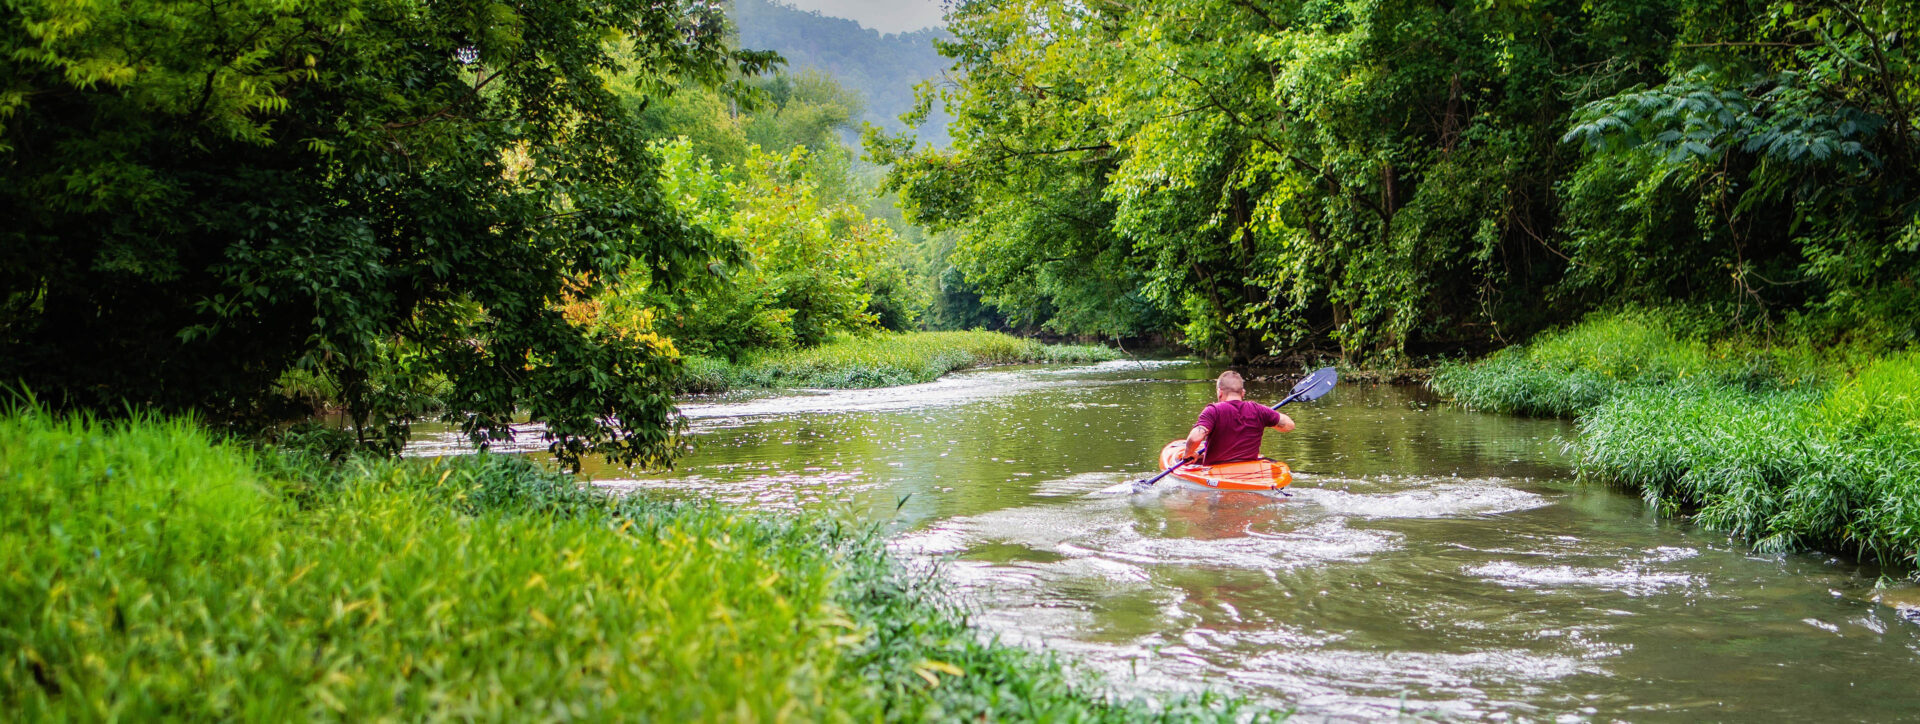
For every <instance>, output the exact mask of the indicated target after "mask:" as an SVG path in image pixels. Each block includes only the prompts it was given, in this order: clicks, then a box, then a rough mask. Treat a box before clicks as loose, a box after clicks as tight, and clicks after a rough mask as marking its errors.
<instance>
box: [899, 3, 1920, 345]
mask: <svg viewBox="0 0 1920 724" xmlns="http://www.w3.org/2000/svg"><path fill="white" fill-rule="evenodd" d="M949 29H950V31H951V32H952V33H953V35H954V38H953V40H951V41H950V42H945V43H943V44H942V49H943V52H945V53H946V54H947V55H948V56H949V57H951V58H952V59H953V60H954V61H955V62H956V64H957V67H958V70H959V71H960V72H961V73H964V76H963V79H962V80H961V82H960V84H959V86H958V87H957V88H951V89H947V90H946V91H945V92H943V93H942V94H941V95H942V97H943V98H944V100H945V101H946V103H947V105H948V107H950V108H951V109H953V111H954V113H955V116H956V119H955V121H954V123H953V125H952V126H951V135H952V136H953V139H954V140H953V147H952V150H951V151H950V152H941V151H934V150H928V149H925V148H918V149H915V148H913V147H912V146H911V144H910V138H907V137H886V136H884V135H881V136H874V137H872V138H870V140H869V148H870V149H871V150H872V152H873V153H874V155H875V156H876V157H877V158H879V159H881V160H883V161H888V162H894V163H895V164H896V168H895V173H894V175H893V177H892V178H891V183H892V185H893V187H894V188H896V189H898V190H899V191H900V193H901V195H902V198H903V199H904V201H905V203H906V204H907V206H908V207H909V209H910V211H911V212H912V215H913V217H914V218H916V219H919V220H922V221H925V222H927V223H931V224H934V225H936V226H938V227H942V228H948V229H954V230H957V231H958V232H959V233H960V234H961V241H960V243H959V247H958V249H957V251H956V254H955V258H956V260H957V263H958V266H959V268H960V269H962V270H963V272H964V273H965V275H966V278H967V279H968V280H969V281H970V282H973V283H975V284H977V285H978V286H979V288H980V289H981V290H982V291H983V293H984V297H985V298H986V299H987V300H988V301H989V302H990V303H992V304H993V305H995V306H997V307H998V308H1000V309H1001V310H1002V311H1004V312H1006V313H1007V314H1009V315H1011V316H1012V317H1014V318H1015V319H1016V320H1025V321H1030V322H1041V323H1045V324H1046V325H1047V326H1049V327H1050V328H1053V329H1056V330H1060V331H1068V332H1080V333H1091V334H1102V335H1126V334H1138V333H1143V332H1151V331H1156V330H1162V329H1174V328H1177V329H1179V330H1180V331H1181V332H1182V333H1183V334H1184V336H1185V338H1186V339H1187V340H1188V341H1189V342H1190V343H1191V344H1192V345H1194V346H1195V347H1197V348H1199V349H1202V350H1205V351H1211V352H1216V353H1222V354H1226V355H1230V356H1233V357H1235V358H1248V357H1253V356H1257V355H1260V354H1263V353H1268V352H1272V351H1274V350H1277V349H1281V348H1286V347H1291V346H1301V345H1304V346H1315V345H1319V344H1321V343H1323V342H1327V343H1333V344H1337V345H1338V347H1339V349H1340V351H1341V352H1342V353H1343V354H1345V355H1347V356H1349V357H1368V356H1374V355H1386V356H1397V355H1400V354H1405V353H1429V352H1444V351H1450V350H1456V349H1460V348H1463V347H1476V346H1479V345H1484V344H1492V343H1499V342H1507V341H1516V340H1519V339H1523V338H1524V337H1525V335H1527V334H1529V333H1531V332H1532V331H1535V330H1538V329H1541V328H1544V327H1546V326H1550V325H1552V324H1554V323H1558V322H1564V321H1570V320H1573V319H1576V318H1578V316H1579V315H1580V314H1582V313H1584V312H1586V311H1587V310H1590V309H1592V308H1594V307H1595V306H1596V305H1601V304H1605V303H1608V302H1611V301H1614V300H1634V301H1656V300H1673V301H1686V302H1696V303H1713V304H1719V305H1721V306H1722V307H1723V308H1726V309H1730V310H1732V313H1734V314H1735V315H1737V316H1738V317H1739V318H1740V319H1742V320H1744V321H1746V322H1748V323H1751V324H1757V325H1762V326H1765V325H1771V324H1775V323H1778V322H1781V321H1790V322H1792V323H1794V324H1798V325H1804V326H1802V327H1801V329H1802V331H1803V333H1805V334H1809V335H1816V336H1820V335H1824V336H1829V337H1832V336H1841V335H1844V334H1847V333H1854V334H1861V335H1872V336H1873V337H1875V338H1876V339H1877V340H1879V341H1880V342H1882V343H1884V344H1887V345H1889V346H1898V345H1901V344H1905V343H1908V342H1911V341H1913V340H1914V339H1915V320H1916V319H1920V292H1916V291H1915V286H1914V284H1915V281H1916V280H1915V278H1914V270H1915V269H1916V268H1917V267H1920V222H1916V213H1920V195H1917V194H1920V185H1916V181H1920V178H1916V176H1915V174H1916V173H1917V171H1916V168H1920V166H1916V164H1915V162H1914V161H1915V159H1916V157H1920V135H1916V124H1917V123H1920V115H1916V114H1920V76H1917V75H1916V70H1917V66H1916V61H1915V58H1916V56H1915V54H1914V53H1913V50H1912V36H1913V35H1914V33H1915V31H1916V30H1920V9H1917V8H1916V7H1915V6H1913V5H1911V4H1910V3H1901V2H1894V1H1893V0H1835V1H1832V2H1812V3H1793V2H1786V1H1784V0H1634V1H1632V2H1608V3H1586V2H1573V1H1571V0H1567V1H1549V2H1544V3H1529V4H1519V5H1516V4H1510V3H1491V4H1489V3H1453V2H1437V1H1434V0H1420V1H1416V2H1387V1H1384V0H1304V1H1285V0H1168V1H1166V2H1154V3H1119V2H1077V1H1070V0H968V1H966V2H960V3H957V4H956V5H955V6H954V8H953V10H952V18H951V23H950V28H949Z"/></svg>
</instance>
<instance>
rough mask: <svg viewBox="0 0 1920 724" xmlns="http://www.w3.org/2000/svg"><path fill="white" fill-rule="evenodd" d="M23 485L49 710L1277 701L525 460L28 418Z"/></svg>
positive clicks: (12, 605)
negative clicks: (374, 453)
mask: <svg viewBox="0 0 1920 724" xmlns="http://www.w3.org/2000/svg"><path fill="white" fill-rule="evenodd" d="M103 481H105V482H107V483H110V484H102V482H103ZM0 499H5V500H7V501H9V505H6V506H0V555H4V557H5V558H6V560H8V561H9V562H10V563H11V564H12V565H10V566H9V571H8V573H7V575H6V576H4V577H0V639H3V640H5V641H6V642H7V645H6V646H5V647H0V708H3V709H4V710H6V711H9V712H14V713H15V714H16V716H19V717H23V718H25V719H28V720H41V719H89V720H92V719H136V720H153V719H262V720H267V719H271V720H286V719H314V718H347V719H361V718H379V717H400V718H411V719H418V718H471V719H499V718H516V717H524V716H526V715H527V714H528V713H530V712H538V713H540V714H541V715H543V716H551V717H556V718H570V719H641V720H672V721H715V720H734V719H748V720H779V719H783V718H793V719H797V720H807V721H821V720H845V721H948V720H979V721H1039V720H1052V721H1192V720H1196V719H1199V720H1222V721H1249V720H1255V719H1263V718H1267V717H1269V716H1271V715H1266V714H1262V713H1260V712H1253V711H1240V709H1243V708H1244V707H1242V706H1241V705H1240V704H1238V703H1237V702H1231V701H1224V700H1219V699H1214V698H1203V697H1194V698H1187V699H1181V700H1176V701H1173V702H1170V703H1168V704H1166V705H1164V706H1151V705H1149V704H1147V703H1145V702H1142V701H1139V700H1129V699H1117V698H1109V697H1108V696H1107V695H1105V694H1102V693H1101V692H1099V691H1098V690H1097V689H1096V688H1094V687H1093V686H1091V685H1090V684H1089V683H1088V681H1087V680H1085V679H1084V677H1082V676H1079V675H1077V674H1076V673H1075V672H1073V671H1071V670H1067V669H1063V668H1062V667H1061V666H1060V665H1059V663H1058V662H1056V661H1053V660H1051V659H1050V658H1048V657H1044V656H1041V655H1036V654H1033V653H1030V652H1027V651H1024V650H1021V649H1017V648H1013V647H1010V646H1004V645H1000V644H995V643H988V642H983V641H982V640H981V639H980V638H979V636H978V635H977V633H976V632H975V631H973V630H972V629H970V628H969V627H968V626H967V625H966V622H965V614H964V612H963V611H962V610H961V609H959V608H958V607H957V606H956V605H955V604H954V603H953V602H952V601H950V600H949V599H947V598H945V597H944V596H943V595H942V594H941V593H940V592H939V591H937V590H935V588H934V586H933V584H932V582H931V580H930V579H929V578H927V577H926V576H925V575H924V574H913V573H909V572H908V571H906V570H904V569H903V568H902V567H901V566H900V565H899V564H898V563H897V562H896V561H895V560H893V559H892V557H891V554H890V553H888V551H887V548H886V541H885V539H883V538H881V537H879V536H878V535H876V534H875V533H874V531H872V530H871V529H867V528H862V527H855V526H845V525H841V524H838V523H836V522H834V521H832V520H830V519H827V518H821V517H816V516H814V515H811V514H808V515H780V516H756V515H748V514H743V513H739V512H736V511H730V510H727V509H723V508H719V507H714V506H703V505H676V504H667V503H660V502H656V501H651V500H648V499H646V498H644V497H638V496H634V497H623V498H615V497H612V496H609V495H607V494H605V493H602V492H599V491H597V490H594V489H592V488H589V487H583V486H581V485H580V484H579V483H578V482H577V481H575V480H574V479H573V478H572V477H571V476H567V475H558V474H555V473H552V472H549V471H545V470H542V469H541V468H539V466H538V465H536V464H534V463H532V462H529V461H527V460H526V459H525V458H517V457H503V456H487V455H479V456H472V457H467V458H456V459H453V460H449V461H437V462H427V461H409V462H388V461H368V462H357V463H354V464H350V465H348V466H346V467H336V466H332V465H316V464H314V462H313V461H312V460H310V459H307V458H304V457H300V456H297V455H296V456H290V457H289V456H280V455H271V456H266V457H260V456H257V455H253V454H250V453H248V452H246V451H244V450H241V449H237V448H234V447H231V446H228V445H222V444H218V443H215V442H212V441H211V440H210V438H209V437H208V436H207V434H206V433H205V432H204V431H203V430H202V429H200V428H199V427H198V426H196V425H193V424H187V423H183V422H178V421H171V422H170V421H162V420H149V419H135V420H132V421H127V422H123V423H114V424H103V423H98V422H94V421H91V420H88V419H86V418H74V417H68V418H60V417H54V416H51V415H48V414H46V413H44V412H43V411H40V410H34V409H24V410H19V409H16V410H11V411H8V412H6V413H3V414H0Z"/></svg>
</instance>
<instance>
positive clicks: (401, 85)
mask: <svg viewBox="0 0 1920 724" xmlns="http://www.w3.org/2000/svg"><path fill="white" fill-rule="evenodd" d="M0 55H4V56H5V57H6V58H8V61H7V62H6V63H5V64H4V65H3V66H0V122H3V123H4V126H0V174H4V176H0V217H4V218H6V219H7V223H6V224H5V226H4V228H0V256H4V257H5V258H6V259H7V260H8V263H7V264H5V265H4V266H0V269H3V270H4V271H0V377H4V378H6V379H8V380H10V381H24V383H25V384H26V385H27V386H29V387H30V388H32V389H34V390H36V391H37V392H38V393H39V394H40V395H41V396H42V397H43V398H45V399H48V400H49V401H51V402H53V403H55V404H59V405H63V406H84V407H92V408H96V409H105V410H112V409H116V408H117V407H118V406H119V405H121V404H123V403H133V404H136V405H146V406H152V407H156V408H159V409H163V410H182V409H192V410H196V411H198V412H199V413H200V414H202V415H205V416H208V417H209V418H210V419H211V420H212V421H215V422H226V423H233V422H241V423H245V422H248V421H255V420H262V419H266V420H270V419H272V418H273V417H275V414H276V411H275V410H273V409H271V407H272V403H273V400H274V395H273V393H272V386H273V383H274V382H275V381H276V380H277V379H279V378H281V377H282V376H284V375H286V374H287V373H289V372H290V371H295V370H305V371H309V372H311V373H315V374H318V375H321V376H324V377H326V378H327V379H329V380H331V381H332V382H333V383H334V384H335V388H334V389H335V392H336V394H337V396H338V401H339V402H340V403H342V404H343V405H344V406H345V408H346V409H347V410H348V412H349V413H350V415H349V416H350V417H351V418H352V419H353V420H354V421H355V422H356V423H357V424H356V426H355V427H356V429H358V430H360V431H361V433H362V435H364V436H368V437H371V438H374V439H375V441H376V442H378V441H384V442H385V443H386V444H387V446H388V447H389V448H391V447H392V446H393V445H397V444H398V442H399V441H400V439H402V436H403V435H404V432H405V426H406V423H407V422H408V421H409V420H410V419H412V418H413V417H415V416H416V415H418V414H419V413H420V412H421V410H420V408H419V405H418V404H417V400H414V399H412V398H411V397H412V396H411V392H410V391H411V390H413V389H414V388H415V387H417V386H418V385H419V384H421V383H422V381H423V380H430V379H432V380H439V381H440V383H441V384H442V386H443V389H442V391H441V394H440V395H439V400H440V401H441V402H443V403H444V404H445V405H446V413H447V416H448V417H449V418H450V419H452V420H454V421H456V422H458V423H460V424H461V425H463V426H464V428H465V429H466V430H467V431H468V432H469V433H471V434H473V435H474V436H475V437H477V438H487V437H490V436H499V435H505V434H509V432H510V423H511V422H512V421H513V420H514V419H515V416H516V415H517V414H521V415H531V416H532V418H533V419H536V420H540V421H543V422H544V423H545V424H546V429H547V431H548V432H549V433H550V434H551V435H552V436H553V446H554V449H555V451H556V452H557V453H559V454H561V455H563V456H566V457H577V456H579V455H582V454H585V453H588V452H594V453H599V454H603V455H605V456H608V457H611V458H615V459H619V460H624V461H628V462H640V463H657V462H661V461H663V460H665V459H666V458H667V456H668V455H670V454H671V449H672V447H671V445H672V440H671V438H672V432H673V427H672V424H671V419H672V418H671V413H672V405H671V399H670V397H669V395H668V390H669V387H668V385H669V383H670V380H671V377H672V375H673V349H672V347H671V346H670V344H668V343H667V341H666V340H664V339H663V338H660V337H659V336H657V335H654V334H651V333H649V332H647V331H646V330H644V329H641V330H626V331H625V332H608V331H607V330H605V329H601V330H592V329H587V328H584V327H582V326H580V325H578V324H575V323H574V322H572V321H570V320H569V319H568V317H567V316H566V315H565V314H564V312H563V310H562V308H561V307H562V302H563V300H564V299H565V298H567V297H569V296H582V295H590V294H592V293H593V292H594V291H595V290H596V289H598V288H600V287H601V286H603V285H604V284H605V283H606V280H608V279H611V278H613V277H615V276H616V275H617V274H618V273H620V272H623V271H627V270H630V269H643V270H645V273H646V274H647V277H648V280H647V282H648V283H649V284H652V285H655V286H659V287H672V286H676V285H681V284H684V283H686V282H688V281H689V280H697V279H698V278H700V277H702V276H703V275H705V274H706V271H705V269H706V267H707V266H708V265H709V264H710V262H711V261H712V260H714V259H716V258H721V259H724V258H727V257H729V256H732V253H731V252H730V251H729V250H728V249H727V248H726V247H725V245H723V244H720V243H717V242H716V241H715V240H714V239H713V238H712V237H711V235H709V234H707V233H704V232H703V231H702V230H700V229H699V228H697V227H695V226H692V225H690V224H688V223H687V222H686V221H685V220H683V219H682V218H681V217H680V215H679V214H677V213H676V212H675V211H674V209H673V207H672V206H671V204H670V203H668V201H667V200H666V199H665V198H663V196H662V194H661V192H660V190H659V188H660V187H659V183H658V181H657V178H658V174H659V163H658V161H657V159H656V158H655V157H654V155H653V154H652V153H650V152H649V151H648V146H647V139H646V138H645V137H644V135H643V134H641V133H639V132H638V127H637V126H636V124H635V123H634V122H633V118H632V113H633V107H634V104H633V103H631V102H628V101H627V100H625V99H623V97H622V96H621V95H620V94H618V93H616V92H615V89H614V87H612V86H611V85H610V84H609V83H608V82H607V79H609V78H613V77H624V78H630V79H636V80H635V81H634V82H633V83H632V84H631V85H632V86H633V87H635V88H641V89H645V88H649V87H667V86H668V85H669V84H670V83H679V82H685V81H697V82H705V83H710V84H715V85H719V84H724V83H727V82H728V81H727V79H728V77H729V74H730V73H735V72H739V71H748V72H753V71H757V70H759V69H761V68H764V67H765V66H766V64H767V63H768V62H769V61H770V60H771V58H770V57H769V56H767V55H765V54H760V53H743V52H739V51H735V50H732V49H730V48H729V46H728V45H727V43H726V33H725V24H724V17H723V16H722V15H721V14H720V12H719V11H718V10H717V9H715V8H714V7H712V6H711V5H709V4H707V3H701V2H665V3H662V2H638V3H636V2H625V1H623V0H562V1H559V2H543V3H537V4H530V5H524V4H523V5H502V4H497V3H486V2H451V3H446V2H433V3H426V2H414V1H411V0H338V1H336V2H321V3H293V4H289V3H279V2H254V1H243V2H237V3H213V4H207V3H187V2H167V1H161V0H149V1H143V2H133V3H113V4H104V5H101V4H72V3H53V2H21V3H9V4H8V5H7V6H6V9H5V10H4V11H3V12H0ZM642 81H644V82H642Z"/></svg>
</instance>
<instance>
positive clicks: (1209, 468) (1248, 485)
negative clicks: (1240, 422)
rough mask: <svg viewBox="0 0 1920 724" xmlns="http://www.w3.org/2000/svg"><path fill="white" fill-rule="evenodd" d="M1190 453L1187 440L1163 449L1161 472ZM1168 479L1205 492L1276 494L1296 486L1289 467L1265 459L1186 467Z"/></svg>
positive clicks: (1169, 444) (1178, 441) (1176, 442)
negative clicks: (1230, 491)
mask: <svg viewBox="0 0 1920 724" xmlns="http://www.w3.org/2000/svg"><path fill="white" fill-rule="evenodd" d="M1186 452H1187V441H1186V440H1175V441H1173V442H1170V443H1167V446H1166V447H1163V448H1160V469H1161V470H1165V469H1167V466H1169V465H1172V464H1174V463H1176V462H1179V460H1180V458H1181V456H1183V455H1185V454H1186ZM1167 477H1169V478H1176V479H1178V480H1179V481H1180V482H1182V483H1184V484H1186V485H1187V486H1188V487H1192V488H1199V489H1202V490H1246V491H1252V492H1260V493H1266V492H1275V491H1278V490H1280V489H1281V488H1284V487H1287V486H1288V485H1292V484H1293V471H1292V470H1290V469H1288V468H1287V464H1286V463H1283V462H1277V461H1273V460H1267V459H1265V458H1262V459H1259V460H1245V461H1241V462H1236V463H1221V464H1219V465H1184V466H1181V468H1180V469H1179V470H1175V471H1173V474H1172V475H1168V476H1167Z"/></svg>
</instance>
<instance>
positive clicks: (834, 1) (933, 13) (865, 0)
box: [782, 0, 940, 33]
mask: <svg viewBox="0 0 1920 724" xmlns="http://www.w3.org/2000/svg"><path fill="white" fill-rule="evenodd" d="M782 1H783V2H785V3H787V4H788V5H792V6H794V7H796V8H800V9H801V10H815V11H818V12H819V13H820V14H821V15H832V16H834V17H836V18H848V19H851V20H855V21H858V22H859V23H860V24H861V25H865V26H867V27H869V28H873V29H874V30H878V31H880V32H882V33H905V32H911V31H914V30H919V29H921V28H930V27H933V26H935V25H939V24H940V0H782Z"/></svg>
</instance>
